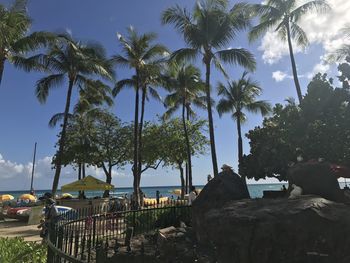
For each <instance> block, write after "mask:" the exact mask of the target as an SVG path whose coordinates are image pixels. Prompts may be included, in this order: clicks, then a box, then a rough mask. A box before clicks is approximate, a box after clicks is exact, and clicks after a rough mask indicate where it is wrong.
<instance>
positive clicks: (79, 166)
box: [78, 163, 83, 198]
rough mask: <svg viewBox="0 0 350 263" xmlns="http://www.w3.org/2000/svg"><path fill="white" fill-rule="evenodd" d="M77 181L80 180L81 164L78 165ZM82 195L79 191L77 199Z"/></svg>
mask: <svg viewBox="0 0 350 263" xmlns="http://www.w3.org/2000/svg"><path fill="white" fill-rule="evenodd" d="M78 180H81V163H78ZM82 195H83V192H82V191H79V195H78V198H81V197H82Z"/></svg>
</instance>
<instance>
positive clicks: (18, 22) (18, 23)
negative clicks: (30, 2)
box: [0, 0, 55, 85]
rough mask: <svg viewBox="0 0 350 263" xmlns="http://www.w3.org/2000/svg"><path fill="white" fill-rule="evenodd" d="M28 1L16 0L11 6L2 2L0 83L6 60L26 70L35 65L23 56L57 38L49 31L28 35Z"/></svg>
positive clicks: (0, 16) (0, 20) (0, 14)
mask: <svg viewBox="0 0 350 263" xmlns="http://www.w3.org/2000/svg"><path fill="white" fill-rule="evenodd" d="M26 2H27V1H25V0H16V1H14V3H13V5H12V6H10V7H9V8H6V7H5V6H3V5H1V4H0V34H1V36H0V85H1V81H2V77H3V73H4V69H5V62H6V61H8V62H9V63H13V64H14V65H15V66H17V67H19V68H24V69H25V70H28V69H30V68H33V67H34V65H31V67H30V66H29V65H28V64H23V63H22V62H23V56H24V55H25V54H27V53H28V52H30V51H33V50H35V49H37V48H40V47H43V46H45V45H46V44H47V43H48V42H51V41H53V40H54V39H55V36H54V35H53V34H51V33H48V32H34V33H32V34H30V35H27V33H28V31H29V29H30V26H31V19H30V17H29V16H28V14H27V12H26Z"/></svg>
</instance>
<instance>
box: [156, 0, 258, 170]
mask: <svg viewBox="0 0 350 263" xmlns="http://www.w3.org/2000/svg"><path fill="white" fill-rule="evenodd" d="M228 3H229V1H228V0H203V1H197V3H196V5H195V7H194V10H193V12H192V13H190V12H189V11H188V10H186V9H183V8H181V7H180V6H178V5H177V6H175V7H171V8H168V9H167V10H165V11H164V13H163V15H162V22H163V24H173V25H174V26H175V28H176V29H178V30H179V31H180V33H181V34H182V35H183V37H184V40H185V42H186V44H187V45H188V46H189V47H188V48H183V49H180V50H178V51H176V52H174V53H173V55H172V58H174V59H178V60H182V59H184V58H187V59H195V58H197V57H198V56H199V55H200V56H201V57H202V61H203V63H204V65H205V68H206V79H205V87H206V100H207V110H208V121H209V135H210V147H211V156H212V163H213V172H214V176H217V175H218V165H217V158H216V150H215V137H214V123H213V116H212V102H211V95H210V74H211V65H212V63H213V64H214V66H215V67H216V68H218V69H219V70H220V71H222V72H223V73H224V74H225V75H226V73H225V72H224V69H223V66H222V64H221V62H225V63H230V64H238V65H241V66H243V67H245V68H247V69H250V70H254V69H255V64H256V63H255V59H254V56H253V55H252V54H251V53H250V52H249V51H248V50H246V49H244V48H227V47H228V45H229V44H230V41H231V40H234V39H235V37H236V34H237V33H238V32H239V31H241V30H243V29H245V28H247V27H248V26H249V24H250V18H249V13H248V9H249V8H248V5H246V4H241V3H239V4H235V5H234V6H233V8H232V9H231V10H229V11H228Z"/></svg>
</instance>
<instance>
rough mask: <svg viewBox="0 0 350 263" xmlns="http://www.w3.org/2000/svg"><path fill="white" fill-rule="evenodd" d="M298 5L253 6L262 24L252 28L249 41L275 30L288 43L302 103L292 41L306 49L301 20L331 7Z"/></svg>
mask: <svg viewBox="0 0 350 263" xmlns="http://www.w3.org/2000/svg"><path fill="white" fill-rule="evenodd" d="M297 3H298V1H297V0H267V1H266V4H265V3H264V4H256V5H253V10H254V12H255V13H256V14H258V15H260V23H259V24H258V25H256V26H254V27H253V28H252V30H251V31H250V33H249V39H250V41H254V40H256V39H257V38H258V37H260V36H261V35H262V34H264V33H265V32H266V31H268V30H269V29H273V30H275V31H276V32H277V33H278V36H279V37H280V39H281V40H282V41H286V40H287V41H288V48H289V55H290V60H291V63H292V70H293V78H294V83H295V88H296V90H297V94H298V99H299V103H301V101H302V99H303V96H302V93H301V88H300V83H299V79H298V73H297V66H296V63H295V58H294V53H293V44H292V39H294V40H295V41H296V44H297V45H299V46H301V47H306V46H307V45H308V44H309V41H308V38H307V35H306V33H305V32H304V30H303V29H302V28H301V27H300V25H299V22H300V19H301V18H302V17H303V16H304V15H306V14H307V13H309V12H313V11H317V12H325V11H328V10H329V9H330V7H329V5H328V4H327V1H326V0H312V1H309V2H307V3H304V4H302V5H300V6H297Z"/></svg>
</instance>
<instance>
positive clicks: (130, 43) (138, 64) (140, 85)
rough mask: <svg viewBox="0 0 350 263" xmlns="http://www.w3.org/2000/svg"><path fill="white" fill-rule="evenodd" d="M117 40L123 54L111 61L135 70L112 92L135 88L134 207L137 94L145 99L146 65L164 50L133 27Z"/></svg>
mask: <svg viewBox="0 0 350 263" xmlns="http://www.w3.org/2000/svg"><path fill="white" fill-rule="evenodd" d="M118 39H119V42H120V44H121V48H122V53H123V54H122V55H120V54H118V55H116V56H114V57H113V61H114V62H115V63H116V64H117V65H119V66H121V67H127V68H131V69H134V70H135V74H134V77H133V78H132V79H126V80H122V81H120V82H118V83H117V85H116V87H115V89H114V90H113V94H114V96H116V95H117V94H118V93H119V91H120V90H121V89H122V88H123V87H124V86H129V87H134V88H135V112H134V158H133V159H134V160H133V176H134V183H133V186H134V198H135V200H134V201H135V205H137V206H138V205H139V204H140V197H139V192H140V191H139V184H140V172H141V171H139V162H141V159H140V151H139V149H140V137H139V132H140V130H139V100H140V95H139V92H140V90H141V91H142V92H143V93H142V94H143V98H145V96H146V91H145V85H146V86H147V84H146V83H147V82H146V81H145V78H144V76H145V72H147V65H148V64H149V63H150V62H152V61H154V60H156V59H157V58H158V57H159V56H161V55H163V53H164V52H165V51H166V48H165V47H164V46H162V45H160V44H152V42H153V41H154V40H155V39H156V34H154V33H146V34H141V35H139V34H138V33H137V31H136V30H135V29H134V28H133V27H129V28H128V36H127V37H126V38H125V37H123V36H122V35H121V34H118ZM143 106H144V104H143ZM143 109H144V107H143ZM141 132H142V131H141Z"/></svg>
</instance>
